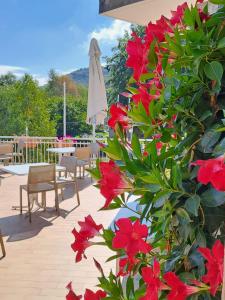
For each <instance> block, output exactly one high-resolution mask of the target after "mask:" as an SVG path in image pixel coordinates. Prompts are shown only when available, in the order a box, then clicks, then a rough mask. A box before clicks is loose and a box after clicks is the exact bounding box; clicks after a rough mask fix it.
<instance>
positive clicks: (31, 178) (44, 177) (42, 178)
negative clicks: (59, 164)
mask: <svg viewBox="0 0 225 300" xmlns="http://www.w3.org/2000/svg"><path fill="white" fill-rule="evenodd" d="M23 190H25V191H26V192H27V200H28V212H29V221H30V222H31V199H30V196H31V195H35V194H38V193H42V203H43V207H44V208H45V207H46V192H49V191H55V207H56V211H57V212H58V215H59V201H58V187H57V184H56V167H55V165H46V166H34V167H30V169H29V174H28V181H27V185H21V186H20V213H21V214H22V200H23V199H22V192H23Z"/></svg>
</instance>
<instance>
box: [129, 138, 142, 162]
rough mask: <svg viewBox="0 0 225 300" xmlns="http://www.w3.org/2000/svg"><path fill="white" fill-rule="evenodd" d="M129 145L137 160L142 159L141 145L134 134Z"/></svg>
mask: <svg viewBox="0 0 225 300" xmlns="http://www.w3.org/2000/svg"><path fill="white" fill-rule="evenodd" d="M131 145H132V149H133V152H134V154H135V155H136V156H137V158H141V157H142V153H141V144H140V141H139V139H138V137H137V135H136V134H135V133H134V134H133V136H132V141H131Z"/></svg>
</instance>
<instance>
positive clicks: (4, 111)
mask: <svg viewBox="0 0 225 300" xmlns="http://www.w3.org/2000/svg"><path fill="white" fill-rule="evenodd" d="M64 82H66V92H67V122H68V123H67V129H68V134H70V135H72V136H75V135H82V134H84V133H86V134H89V133H90V126H88V125H87V124H86V111H87V88H86V87H84V86H81V85H78V84H76V83H74V82H73V81H72V80H71V79H70V78H69V77H68V76H59V75H57V74H56V73H55V71H54V70H51V71H50V73H49V81H48V83H47V85H46V86H44V87H39V86H38V83H37V82H36V81H35V80H34V79H33V78H32V76H30V75H28V74H25V75H24V76H23V77H22V78H21V79H17V78H16V77H15V76H14V75H13V74H10V73H9V74H6V75H2V76H0V135H23V134H25V132H26V128H28V134H29V135H30V136H56V135H58V136H62V135H63V83H64Z"/></svg>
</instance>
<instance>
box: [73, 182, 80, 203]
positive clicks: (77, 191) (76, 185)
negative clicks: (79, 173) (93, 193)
mask: <svg viewBox="0 0 225 300" xmlns="http://www.w3.org/2000/svg"><path fill="white" fill-rule="evenodd" d="M74 182H75V189H76V194H77V203H78V205H79V206H80V195H79V190H78V184H77V178H76V177H75V178H74Z"/></svg>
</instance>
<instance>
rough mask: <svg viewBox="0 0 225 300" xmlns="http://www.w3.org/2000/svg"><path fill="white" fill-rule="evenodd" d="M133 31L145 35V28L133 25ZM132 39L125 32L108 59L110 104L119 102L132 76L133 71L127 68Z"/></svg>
mask: <svg viewBox="0 0 225 300" xmlns="http://www.w3.org/2000/svg"><path fill="white" fill-rule="evenodd" d="M131 30H132V31H134V32H136V33H137V34H138V35H143V33H144V27H143V26H138V25H137V26H135V25H131ZM130 37H131V36H130V34H129V32H125V34H124V36H123V37H122V38H119V39H118V45H117V46H116V47H114V48H113V49H112V56H110V57H106V68H107V70H108V71H109V75H108V81H107V95H108V102H109V103H115V102H117V100H118V96H119V94H120V93H122V92H124V91H125V90H126V86H127V83H128V81H129V79H130V77H131V75H132V72H131V70H130V69H129V68H127V67H126V61H127V52H126V46H127V42H128V40H129V39H130Z"/></svg>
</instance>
